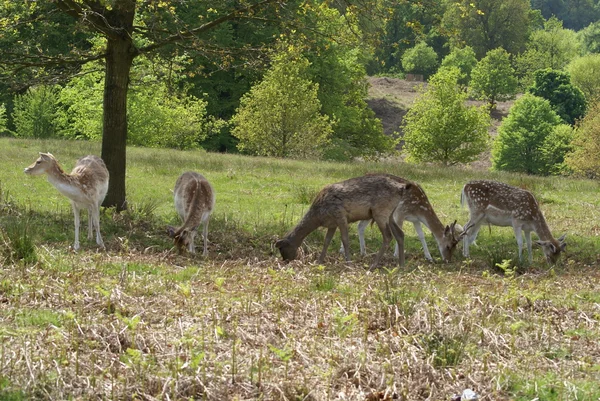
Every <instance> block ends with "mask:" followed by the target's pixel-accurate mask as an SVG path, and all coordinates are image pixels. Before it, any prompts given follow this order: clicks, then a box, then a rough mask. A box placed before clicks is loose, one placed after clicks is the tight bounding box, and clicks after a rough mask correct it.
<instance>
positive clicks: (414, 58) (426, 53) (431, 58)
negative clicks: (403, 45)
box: [402, 42, 438, 78]
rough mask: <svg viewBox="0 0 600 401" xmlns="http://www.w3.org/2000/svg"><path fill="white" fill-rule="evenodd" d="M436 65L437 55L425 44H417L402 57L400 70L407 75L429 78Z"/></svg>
mask: <svg viewBox="0 0 600 401" xmlns="http://www.w3.org/2000/svg"><path fill="white" fill-rule="evenodd" d="M437 65H438V57H437V53H436V52H435V50H433V48H432V47H431V46H429V45H427V43H425V42H419V43H417V44H416V45H415V47H413V48H411V49H408V50H407V51H406V52H404V55H403V56H402V68H403V69H404V71H406V72H408V73H414V74H423V75H424V76H425V77H426V78H427V77H429V75H431V74H432V73H433V72H434V71H435V68H436V67H437Z"/></svg>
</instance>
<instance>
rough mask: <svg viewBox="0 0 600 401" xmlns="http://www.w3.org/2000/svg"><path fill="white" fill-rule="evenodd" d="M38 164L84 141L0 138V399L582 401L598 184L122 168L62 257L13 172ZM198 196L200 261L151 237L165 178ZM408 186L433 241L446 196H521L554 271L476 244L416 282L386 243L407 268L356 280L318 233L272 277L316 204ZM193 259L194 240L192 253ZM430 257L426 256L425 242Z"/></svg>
mask: <svg viewBox="0 0 600 401" xmlns="http://www.w3.org/2000/svg"><path fill="white" fill-rule="evenodd" d="M38 151H49V152H51V153H53V154H54V155H55V156H56V157H57V158H58V159H59V161H60V162H61V163H62V165H63V167H64V168H65V170H67V171H70V169H71V168H72V167H73V164H74V162H75V161H76V159H77V158H78V157H80V156H82V155H85V154H88V153H95V154H99V144H95V143H89V142H64V141H39V140H38V141H34V140H15V139H6V138H0V172H1V173H0V399H144V398H151V397H152V398H155V399H210V400H219V399H264V400H267V399H268V400H283V399H306V400H324V399H337V398H342V397H344V398H345V399H352V400H364V399H365V398H367V397H368V396H370V397H371V398H372V399H373V397H379V396H381V397H382V398H383V395H384V394H386V392H387V394H388V395H389V396H390V397H393V396H395V397H396V398H398V399H410V400H419V399H440V400H441V399H449V398H450V397H451V395H452V394H457V393H461V392H462V390H463V389H465V388H474V389H475V391H476V392H477V393H478V394H480V396H481V398H482V399H490V400H531V399H534V398H536V397H537V398H539V399H544V400H596V399H597V398H598V397H599V395H598V387H597V386H595V383H598V382H599V381H600V368H599V364H598V360H597V358H596V357H595V356H596V355H597V353H598V345H597V344H598V339H599V337H600V335H599V334H598V333H600V312H599V311H598V300H599V296H598V294H599V293H600V273H599V272H598V269H597V265H598V261H599V260H600V197H598V193H600V184H599V183H598V182H593V181H587V180H576V179H572V178H556V177H552V178H539V177H529V176H522V175H513V174H503V173H498V172H487V171H475V170H469V169H454V168H443V169H442V168H438V167H436V166H431V167H430V166H417V165H409V164H404V163H399V162H381V163H374V162H356V163H326V162H310V163H307V162H303V161H293V160H277V159H268V158H250V157H244V156H239V155H221V154H210V153H206V152H201V151H189V152H180V151H173V150H156V149H142V148H130V149H128V172H127V191H128V201H129V205H130V208H129V210H127V211H126V212H123V213H120V214H117V213H115V212H114V211H113V210H103V211H102V213H101V229H102V234H103V237H104V241H105V243H106V247H107V250H106V251H101V250H99V249H98V248H97V247H96V245H95V242H93V241H88V240H87V238H86V234H87V232H86V231H87V228H86V227H85V225H86V223H87V221H86V219H87V217H84V218H83V221H82V237H81V246H82V248H81V250H80V251H79V252H78V253H73V252H71V251H69V246H70V245H71V244H72V242H73V216H72V212H71V209H70V205H69V202H68V200H67V199H66V198H64V197H63V196H62V195H60V194H59V193H58V191H56V190H55V189H54V188H53V187H52V186H51V185H50V184H49V183H48V182H46V180H45V179H44V178H42V177H29V176H26V175H25V174H24V173H23V168H24V167H26V166H27V165H29V164H30V163H31V162H33V161H34V160H35V158H36V156H37V152H38ZM186 170H196V171H198V172H201V173H202V174H204V175H205V176H206V177H207V178H208V179H209V180H210V181H211V183H212V184H213V186H214V188H215V190H216V193H217V204H216V208H215V212H214V215H213V218H212V219H211V221H210V225H209V256H208V257H207V258H203V257H202V256H193V257H192V256H188V255H178V254H177V253H176V252H174V250H173V249H172V242H171V240H170V239H169V238H168V237H167V235H166V231H165V227H166V225H167V224H177V223H178V216H177V214H176V213H175V210H174V206H173V199H172V192H171V191H172V188H173V185H174V183H175V180H176V179H177V177H178V176H179V174H181V173H182V172H183V171H186ZM375 171H381V172H388V173H392V174H396V175H399V176H402V177H405V178H409V179H413V180H415V181H417V182H419V183H420V184H421V185H422V186H423V188H424V189H425V191H426V192H427V195H428V196H429V198H430V201H431V202H432V204H433V206H434V208H435V209H436V211H437V212H438V215H439V217H440V219H441V220H442V222H444V223H450V222H452V221H454V219H457V220H458V221H459V222H460V223H461V224H464V223H465V222H466V220H467V217H468V213H467V211H466V210H465V209H461V207H460V205H459V199H460V190H461V188H462V186H463V185H464V183H466V182H467V181H469V180H471V179H479V178H492V179H498V180H502V181H504V182H507V183H510V184H513V185H518V186H520V187H523V188H527V189H530V190H531V191H533V192H534V193H535V194H536V195H537V197H538V199H539V201H540V203H541V205H542V208H543V211H544V214H545V216H546V219H547V220H548V224H549V226H550V228H551V229H552V232H553V233H554V234H555V236H558V235H561V234H562V233H565V232H566V233H567V234H568V236H567V242H568V249H567V253H566V257H565V258H563V259H562V261H561V263H560V264H559V265H557V266H555V267H554V268H549V267H548V266H547V265H546V264H545V261H544V258H543V256H542V253H541V251H540V250H539V249H535V248H534V259H533V263H531V264H529V263H527V262H519V261H518V260H517V259H518V258H517V246H516V241H515V239H514V236H513V234H512V230H510V229H509V228H499V227H492V228H491V232H490V231H489V230H488V229H487V228H482V230H481V232H480V235H479V237H478V240H477V243H478V246H476V247H472V248H471V255H472V257H471V259H469V260H464V259H463V258H462V256H461V255H460V251H461V249H460V248H461V247H460V246H459V249H458V250H457V254H455V258H454V261H453V262H452V263H450V264H442V263H440V262H439V261H438V262H437V263H433V264H431V263H428V262H426V261H425V259H424V257H423V253H422V250H421V248H420V243H419V241H418V239H417V237H416V235H415V233H414V230H413V228H412V225H411V224H405V226H404V227H405V230H406V243H407V265H406V266H405V267H403V268H401V269H399V268H396V267H395V261H394V259H393V258H392V257H391V252H388V256H387V258H386V259H385V261H384V262H385V263H384V266H383V267H382V268H381V269H379V270H376V271H370V270H368V269H367V268H366V267H367V266H368V265H369V263H370V261H371V259H372V257H373V253H374V252H376V251H377V249H378V247H379V245H380V237H381V235H380V233H379V232H378V230H377V229H376V228H369V229H367V231H366V236H367V238H366V239H367V249H368V252H369V255H367V256H366V257H361V256H360V255H358V241H357V238H356V234H355V232H353V233H352V236H351V252H352V256H353V262H352V263H345V262H343V258H342V257H341V255H340V254H339V252H338V249H339V245H340V244H339V238H338V236H336V238H335V240H334V244H332V246H331V248H330V250H329V255H328V258H327V260H326V263H325V264H323V265H317V264H315V260H316V257H317V255H318V252H320V248H321V245H322V241H323V232H322V231H318V232H315V233H313V234H311V235H310V236H309V237H308V238H307V240H306V241H305V246H304V252H303V257H302V259H301V260H299V261H294V262H292V263H290V264H287V265H286V264H283V263H281V261H280V258H279V255H278V254H277V252H276V249H275V248H274V243H275V241H276V240H277V239H279V238H281V237H282V236H283V235H284V234H285V233H286V232H287V231H288V230H289V229H290V228H292V227H293V225H294V224H295V223H297V222H298V220H299V219H300V217H301V216H302V215H303V213H304V212H305V211H306V210H307V209H308V207H309V204H310V201H311V199H312V198H313V197H314V195H315V194H316V193H317V192H318V190H319V189H320V188H322V187H323V186H324V185H326V184H329V183H332V182H337V181H341V180H344V179H347V178H350V177H354V176H358V175H361V174H364V173H367V172H375ZM199 241H200V240H199ZM427 241H428V243H429V245H430V249H431V252H432V255H433V256H434V257H437V258H438V259H439V252H438V250H437V246H436V245H435V242H434V240H433V239H432V237H431V235H429V234H428V235H427Z"/></svg>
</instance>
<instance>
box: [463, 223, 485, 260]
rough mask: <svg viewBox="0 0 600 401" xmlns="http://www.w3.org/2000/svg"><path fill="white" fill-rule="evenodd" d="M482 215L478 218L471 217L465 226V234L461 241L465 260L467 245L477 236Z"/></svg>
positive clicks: (467, 253)
mask: <svg viewBox="0 0 600 401" xmlns="http://www.w3.org/2000/svg"><path fill="white" fill-rule="evenodd" d="M483 217H484V215H483V214H482V215H480V216H472V215H471V218H470V219H469V221H468V222H467V224H465V227H464V231H465V232H466V233H467V234H465V236H464V240H463V256H464V257H465V258H468V257H469V245H471V244H472V243H473V242H475V239H476V238H477V234H478V233H479V229H480V228H481V224H482V222H483Z"/></svg>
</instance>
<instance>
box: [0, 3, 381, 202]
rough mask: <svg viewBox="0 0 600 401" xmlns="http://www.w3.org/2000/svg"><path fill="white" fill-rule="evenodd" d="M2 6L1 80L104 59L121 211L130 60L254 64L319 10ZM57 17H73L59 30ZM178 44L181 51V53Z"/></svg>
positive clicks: (366, 7)
mask: <svg viewBox="0 0 600 401" xmlns="http://www.w3.org/2000/svg"><path fill="white" fill-rule="evenodd" d="M13 3H16V4H13ZM4 4H5V5H6V7H2V8H0V21H1V23H2V28H3V34H4V33H7V34H6V35H4V36H3V37H2V38H0V42H1V43H0V44H2V46H0V59H2V60H8V61H9V62H8V63H4V64H3V68H2V69H1V70H0V73H1V74H3V75H5V76H7V75H11V74H16V73H17V72H18V71H24V69H26V70H27V71H28V72H29V76H33V77H36V78H38V77H39V78H46V77H48V75H49V74H54V75H57V74H61V73H63V72H66V73H67V74H73V73H74V72H77V71H78V70H79V68H80V66H82V65H84V64H86V63H88V62H91V61H96V60H103V61H104V68H103V69H104V73H105V79H104V83H105V84H104V88H103V124H102V129H103V134H102V158H103V159H104V161H105V162H106V165H107V167H108V170H109V172H110V176H111V179H110V184H109V189H108V193H107V196H106V198H105V200H104V205H105V206H116V207H117V208H118V209H122V208H125V207H126V197H125V171H126V143H127V142H126V141H127V127H128V125H127V104H128V102H127V94H128V89H129V83H130V71H131V67H132V65H133V60H134V59H135V58H136V57H139V56H140V55H152V54H157V53H159V52H164V53H165V54H177V52H180V51H182V49H183V48H185V51H186V52H188V53H189V54H193V55H194V56H196V57H206V58H210V59H211V60H214V61H215V64H219V65H220V66H221V67H222V68H228V67H230V66H231V65H232V62H233V61H234V58H233V56H232V54H234V53H244V54H247V55H248V57H247V58H248V59H251V58H252V57H250V55H254V56H262V55H264V54H265V50H266V49H267V48H268V45H269V44H271V43H273V41H274V40H276V38H277V37H278V35H277V34H274V33H282V32H286V31H289V30H292V29H293V30H303V29H305V27H304V26H303V15H304V13H305V12H306V10H310V9H312V8H314V7H317V6H320V5H319V4H318V3H317V4H315V3H312V2H292V3H283V2H280V1H278V0H255V1H249V2H240V1H238V0H223V1H219V2H204V1H203V2H171V3H169V2H155V1H147V2H141V1H136V0H113V1H97V0H54V1H49V0H42V1H35V2H10V1H5V2H4ZM343 6H345V7H344V10H343V11H346V8H348V9H350V8H351V9H352V10H354V13H347V14H346V13H344V15H348V16H349V17H351V18H356V14H357V13H367V12H368V13H371V14H373V13H375V12H377V11H378V10H380V9H381V7H380V6H383V8H385V4H383V3H380V2H372V1H370V0H355V1H352V2H350V1H348V2H344V3H343ZM58 16H60V18H63V19H64V17H65V16H68V17H71V18H72V19H69V20H68V23H66V24H64V25H59V21H60V18H58ZM360 20H361V21H368V19H360ZM245 24H248V25H252V30H249V32H248V33H249V35H242V34H240V35H238V36H236V37H235V38H234V39H235V40H232V41H229V42H227V43H225V42H222V41H219V42H216V41H214V40H213V39H214V36H215V35H214V34H215V32H216V31H217V30H219V29H225V30H226V29H231V28H232V27H233V26H234V25H238V26H239V25H245ZM59 26H60V29H56V28H57V27H59ZM273 28H275V29H273ZM310 29H313V27H310ZM233 30H234V31H235V29H233ZM264 30H269V34H268V35H266V36H263V37H261V38H260V39H259V40H256V41H254V40H247V39H248V38H250V39H256V36H253V35H251V33H252V32H261V31H264ZM45 32H52V33H53V34H54V36H53V39H55V40H53V41H48V40H46V37H45V36H44V35H43V33H45ZM73 33H78V34H79V35H80V36H77V39H81V40H73V39H72V36H74V35H73ZM92 33H94V34H97V35H100V36H101V37H102V38H103V40H104V42H103V46H102V47H101V48H100V47H97V46H92V44H91V40H90V38H91V37H92ZM316 34H318V33H316ZM65 37H68V38H69V40H68V41H63V42H65V44H64V45H61V46H58V45H57V43H55V42H60V41H61V39H63V38H65ZM49 42H51V43H49ZM180 44H181V45H183V46H182V47H178V46H177V45H180ZM163 55H164V54H163ZM256 58H257V57H254V58H252V59H256ZM217 60H218V61H217ZM248 64H249V63H248Z"/></svg>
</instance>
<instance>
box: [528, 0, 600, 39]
mask: <svg viewBox="0 0 600 401" xmlns="http://www.w3.org/2000/svg"><path fill="white" fill-rule="evenodd" d="M595 3H597V2H596V1H594V0H568V1H565V0H531V7H532V8H535V9H538V10H541V12H542V15H543V16H544V17H545V18H551V17H553V16H554V17H556V18H558V19H559V20H561V21H563V22H564V24H565V27H567V28H569V29H573V30H576V31H577V30H580V29H581V28H583V27H584V26H587V25H588V24H589V23H590V22H593V21H596V20H598V18H600V9H599V8H598V6H597V4H595Z"/></svg>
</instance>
